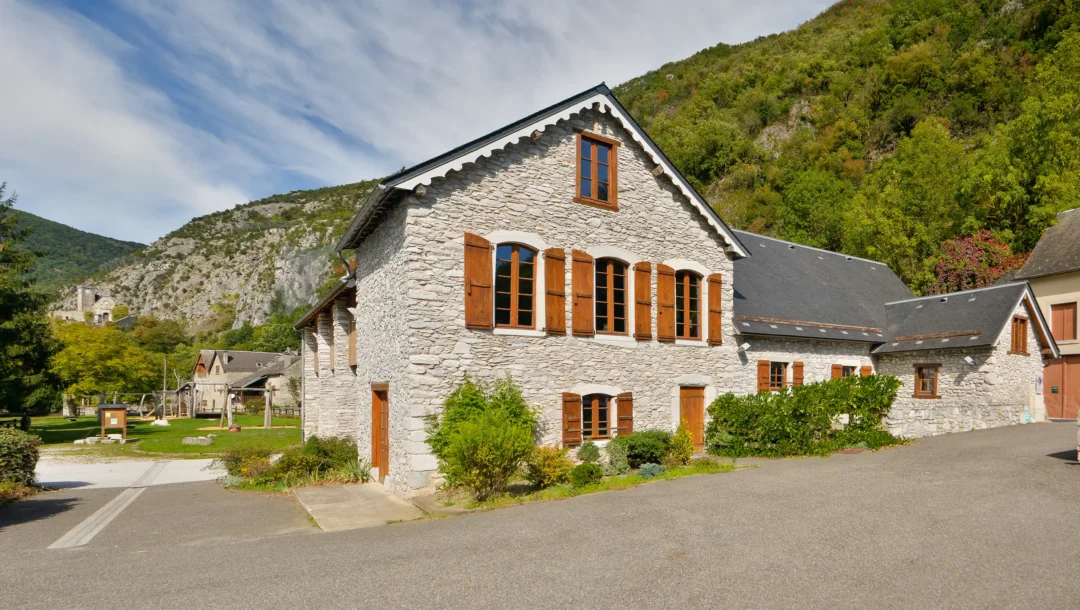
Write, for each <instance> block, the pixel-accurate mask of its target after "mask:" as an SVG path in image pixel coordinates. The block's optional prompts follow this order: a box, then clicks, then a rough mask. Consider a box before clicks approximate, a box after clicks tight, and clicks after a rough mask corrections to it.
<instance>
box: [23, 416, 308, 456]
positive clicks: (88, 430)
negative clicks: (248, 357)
mask: <svg viewBox="0 0 1080 610" xmlns="http://www.w3.org/2000/svg"><path fill="white" fill-rule="evenodd" d="M151 421H153V420H149V419H148V420H140V419H138V418H132V419H129V420H128V423H129V424H132V423H133V424H135V427H134V428H133V429H129V430H128V437H129V438H138V439H140V440H139V441H138V442H137V443H135V444H134V445H131V444H125V445H120V444H112V445H100V444H99V445H75V444H74V441H75V440H76V439H80V438H86V437H88V436H97V435H98V434H100V433H101V428H100V427H98V423H97V418H96V417H80V418H78V419H77V420H76V421H73V422H72V421H68V420H67V419H66V418H63V417H58V416H54V415H50V416H48V417H35V418H34V420H33V423H32V424H31V426H30V432H31V434H36V435H38V436H40V437H41V440H42V444H43V445H45V446H49V445H53V446H64V445H66V446H68V447H70V448H76V447H78V448H83V447H85V449H87V450H89V451H98V450H99V448H100V450H102V451H105V452H107V453H109V454H111V455H112V454H115V455H134V454H137V453H139V452H153V453H179V454H198V455H205V454H216V453H224V452H226V451H228V450H229V449H233V448H236V447H252V446H260V447H270V448H271V449H285V448H286V447H290V446H292V445H299V444H300V420H299V419H298V418H288V417H275V418H274V425H275V426H296V427H295V428H274V429H270V430H264V429H262V428H258V427H257V426H261V425H262V422H263V418H262V416H261V415H237V416H235V417H234V418H233V421H234V422H235V423H237V424H239V425H240V426H241V428H242V430H241V431H240V432H229V431H227V430H198V428H204V427H208V426H217V425H218V420H217V419H216V418H215V419H171V420H169V426H168V427H165V426H161V427H158V426H151V425H150V422H151ZM117 431H118V430H106V432H109V433H113V432H117ZM207 434H216V435H217V436H216V437H215V438H214V444H213V445H209V446H203V445H182V444H180V443H181V441H183V440H184V437H185V436H206V435H207Z"/></svg>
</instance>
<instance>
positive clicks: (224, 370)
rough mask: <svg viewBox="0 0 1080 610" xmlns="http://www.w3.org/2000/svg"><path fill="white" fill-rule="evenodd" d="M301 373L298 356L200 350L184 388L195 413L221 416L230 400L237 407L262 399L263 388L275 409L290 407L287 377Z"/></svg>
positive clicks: (290, 397) (291, 402)
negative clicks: (190, 398) (189, 396)
mask: <svg viewBox="0 0 1080 610" xmlns="http://www.w3.org/2000/svg"><path fill="white" fill-rule="evenodd" d="M299 374H300V357H299V356H298V355H297V354H294V353H293V354H289V353H285V354H281V353H277V352H246V351H237V350H200V351H199V356H198V357H197V358H196V359H195V366H194V367H193V369H192V372H191V382H190V384H189V385H188V386H187V387H188V388H189V391H192V392H194V401H193V402H194V405H195V409H194V413H195V414H200V413H202V414H209V413H221V412H222V410H223V409H224V408H225V405H226V403H227V401H228V400H230V397H231V398H232V400H233V403H234V408H240V406H239V405H241V404H242V403H243V400H244V398H245V397H247V398H257V399H261V398H262V396H263V395H264V393H265V390H266V389H270V391H271V392H272V401H273V404H274V405H277V406H283V407H288V406H293V405H294V404H295V401H294V400H293V398H292V395H291V393H290V392H289V390H288V378H289V377H290V376H292V377H295V376H298V375H299Z"/></svg>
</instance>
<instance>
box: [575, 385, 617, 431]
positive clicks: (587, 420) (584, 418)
mask: <svg viewBox="0 0 1080 610" xmlns="http://www.w3.org/2000/svg"><path fill="white" fill-rule="evenodd" d="M581 436H582V438H595V439H599V438H608V437H609V436H611V398H610V397H608V396H605V395H603V394H589V395H588V396H582V397H581Z"/></svg>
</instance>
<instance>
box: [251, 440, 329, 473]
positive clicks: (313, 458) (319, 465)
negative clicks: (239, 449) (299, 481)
mask: <svg viewBox="0 0 1080 610" xmlns="http://www.w3.org/2000/svg"><path fill="white" fill-rule="evenodd" d="M304 449H306V447H305V448H304ZM304 449H301V448H300V447H292V448H290V449H288V450H287V451H285V453H283V454H281V457H280V458H278V461H276V462H274V469H273V477H274V478H275V479H278V480H280V479H284V478H287V477H303V476H307V475H310V474H314V473H316V472H324V471H327V470H330V468H329V467H328V466H327V464H326V461H325V460H324V459H323V458H321V457H320V456H318V455H315V454H313V453H307V452H306V451H305V450H304ZM249 476H250V475H249ZM252 478H256V477H252Z"/></svg>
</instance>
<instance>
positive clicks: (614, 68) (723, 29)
mask: <svg viewBox="0 0 1080 610" xmlns="http://www.w3.org/2000/svg"><path fill="white" fill-rule="evenodd" d="M123 1H124V2H125V5H124V7H125V8H126V9H127V10H128V11H130V12H131V13H132V14H133V15H135V16H137V18H138V20H139V21H140V24H139V25H140V27H142V28H144V29H142V30H141V31H142V32H143V33H144V34H145V33H146V32H149V33H150V35H148V36H146V35H143V36H139V37H138V38H137V39H136V40H137V41H138V42H129V43H125V42H123V41H121V40H120V38H117V37H116V36H114V35H113V34H112V33H106V32H105V31H103V30H102V29H100V28H98V27H97V26H94V25H93V24H91V23H89V22H87V21H85V20H84V19H81V18H77V17H73V16H71V15H70V14H63V13H57V12H56V11H55V10H54V11H53V12H51V13H46V12H45V11H44V9H40V8H31V7H29V6H27V5H23V4H5V3H3V0H0V72H3V73H4V74H5V76H7V75H8V74H10V73H15V74H16V75H17V78H16V82H14V83H13V82H11V81H10V79H9V80H8V82H6V83H5V84H6V85H8V86H9V87H10V88H11V89H12V90H18V89H20V88H21V89H22V92H21V93H20V94H19V99H16V100H15V101H12V100H5V99H2V98H0V138H3V141H4V142H5V146H4V148H5V149H7V150H6V152H0V163H2V164H3V166H4V167H3V168H0V171H3V172H5V174H8V173H10V174H11V175H10V176H7V175H5V178H6V179H8V180H9V181H10V182H11V183H12V185H13V186H15V187H17V188H19V190H20V192H21V193H23V199H22V201H23V202H24V203H26V202H27V201H28V200H30V201H33V202H38V201H39V200H40V201H41V204H40V205H41V206H42V212H43V213H45V215H48V216H50V217H52V218H56V219H57V220H62V221H64V220H65V218H64V216H63V215H64V214H65V213H67V212H71V213H72V214H73V218H72V219H71V220H70V222H71V223H72V224H76V225H77V226H80V227H83V228H88V229H91V230H104V228H105V227H108V228H109V230H105V231H104V232H106V233H111V234H118V233H121V232H122V234H124V235H127V236H138V237H140V238H142V239H144V240H146V239H152V238H153V237H154V236H156V235H158V234H160V233H161V232H163V231H164V230H165V229H168V228H173V227H175V226H177V225H179V224H180V223H181V222H183V220H185V218H184V217H183V216H182V215H177V214H173V215H170V216H166V217H165V218H163V220H162V221H161V222H158V223H153V222H149V223H148V224H146V225H143V224H140V223H146V222H148V221H147V218H146V216H145V215H141V217H140V210H142V209H145V208H144V207H142V206H157V209H170V208H171V209H174V210H182V211H183V212H184V213H185V214H189V215H190V214H191V213H195V212H199V213H202V212H205V211H209V210H210V209H217V208H221V207H227V206H229V205H231V204H233V203H236V202H237V201H238V200H240V199H242V198H243V197H244V196H243V195H242V193H250V194H252V195H254V196H264V195H268V194H270V193H271V192H272V190H271V189H279V188H280V183H281V176H287V177H288V180H286V182H290V181H291V182H292V183H295V182H296V181H297V180H306V181H308V182H311V183H319V184H324V183H325V184H332V183H342V182H347V181H355V180H360V179H364V178H371V177H376V176H379V175H383V174H386V173H389V172H392V171H394V170H396V169H398V168H400V167H401V166H403V165H411V164H413V163H416V162H419V161H422V160H424V159H425V158H427V157H430V156H432V155H435V154H438V153H440V152H442V151H444V150H446V149H449V148H452V147H453V146H456V145H458V144H460V143H462V142H463V141H465V140H468V139H471V138H473V137H476V136H478V135H481V134H483V133H485V132H487V131H490V130H491V129H494V128H496V127H499V126H500V125H502V124H505V123H506V122H509V121H511V120H514V119H516V118H518V117H520V116H522V115H524V114H526V113H528V112H532V111H534V110H536V109H538V108H541V107H543V106H546V105H548V104H551V103H553V102H555V101H558V100H559V99H562V98H564V97H566V96H568V95H571V94H574V93H576V92H578V91H580V90H583V89H585V88H586V87H589V86H592V85H595V84H596V83H598V82H600V81H601V80H604V81H607V82H608V83H609V84H610V85H615V84H618V83H619V82H622V81H624V80H627V79H629V78H632V77H634V76H637V75H639V74H642V73H644V72H646V71H648V70H651V69H655V68H657V67H659V66H660V65H661V64H663V63H664V62H667V61H673V60H677V59H680V58H683V57H686V56H688V55H690V54H692V53H694V52H696V51H697V50H700V49H702V48H705V47H708V46H711V45H713V44H716V43H717V42H721V41H724V42H729V43H734V42H741V41H745V40H748V39H752V38H754V37H756V36H759V35H763V34H767V33H771V32H776V31H780V30H783V29H787V28H790V27H793V26H795V25H797V24H798V23H799V22H801V21H805V20H806V19H809V18H810V17H813V16H814V15H815V14H817V13H818V12H819V11H821V10H822V9H824V8H825V7H826V6H827V5H828V2H825V1H809V2H808V1H802V0H784V1H773V2H769V1H765V2H758V3H755V4H752V5H748V4H747V3H744V2H735V1H733V0H697V1H692V2H684V3H679V4H677V6H674V5H675V4H676V3H671V2H669V3H662V2H655V1H652V2H647V1H644V0H635V1H633V2H631V1H625V2H620V1H617V0H608V1H600V0H596V1H594V2H590V3H581V2H570V1H569V0H560V1H552V2H530V1H527V0H518V1H514V2H507V3H498V4H492V5H490V6H488V5H473V4H472V3H467V4H455V3H450V2H439V1H435V0H424V1H411V0H409V1H402V2H368V3H363V4H359V3H354V2H351V1H340V2H331V1H329V0H325V1H324V0H269V1H267V2H261V3H257V4H256V3H245V2H235V3H226V2H222V1H218V0H185V1H183V2H177V1H173V2H170V1H166V0H123ZM4 22H7V23H8V25H7V26H4V25H2V24H3V23H4ZM31 32H33V33H34V34H31ZM41 32H49V35H48V36H40V33H41ZM119 34H120V35H121V36H123V35H124V32H119ZM125 38H128V37H127V36H125ZM130 38H132V39H134V37H130ZM135 52H138V53H141V54H142V55H141V56H140V57H141V58H143V59H148V61H149V62H150V63H151V64H152V65H154V66H156V70H157V71H158V74H157V76H160V77H163V79H164V80H165V81H166V82H169V83H170V85H171V86H170V87H169V88H168V89H167V91H168V92H169V93H168V96H166V95H165V94H164V93H161V92H159V91H157V90H155V89H153V88H152V87H150V86H149V85H148V84H146V83H144V82H140V79H139V77H138V74H137V73H133V72H132V71H130V70H125V69H124V68H123V66H124V65H125V63H124V58H125V56H126V55H127V54H131V53H135ZM158 80H159V79H155V82H158ZM169 96H171V97H169ZM43 97H45V98H47V99H48V100H49V102H48V103H43V102H41V99H42V98H43ZM178 109H185V110H187V112H180V111H179V110H178ZM192 109H194V111H192ZM180 116H184V117H185V119H184V120H181V119H180V118H178V117H180ZM3 117H7V118H3ZM212 134H213V135H212ZM13 139H14V140H16V141H18V142H19V144H20V145H19V146H11V142H12V140H13ZM24 146H25V147H27V148H26V149H24V150H19V149H20V148H24ZM16 156H18V157H17V159H16V158H15V157H16ZM9 166H10V167H14V168H15V171H14V172H11V171H9V170H8V169H7V168H8V167H9ZM39 193H40V194H41V197H40V199H39V197H38V194H39ZM95 202H96V203H101V202H105V203H106V204H108V205H109V209H110V210H113V211H115V212H116V213H118V214H126V215H128V216H129V217H130V218H131V222H130V224H123V223H112V222H105V223H101V222H95V221H94V219H93V218H92V217H91V215H90V214H87V213H86V206H87V205H89V204H92V203H95ZM80 209H81V210H83V211H82V212H79V210H80ZM121 227H123V229H121Z"/></svg>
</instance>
